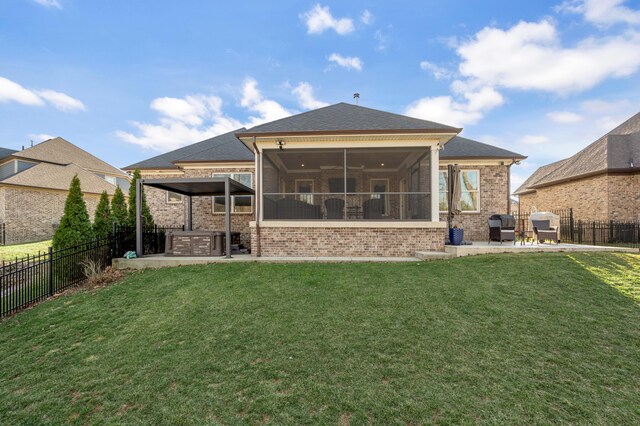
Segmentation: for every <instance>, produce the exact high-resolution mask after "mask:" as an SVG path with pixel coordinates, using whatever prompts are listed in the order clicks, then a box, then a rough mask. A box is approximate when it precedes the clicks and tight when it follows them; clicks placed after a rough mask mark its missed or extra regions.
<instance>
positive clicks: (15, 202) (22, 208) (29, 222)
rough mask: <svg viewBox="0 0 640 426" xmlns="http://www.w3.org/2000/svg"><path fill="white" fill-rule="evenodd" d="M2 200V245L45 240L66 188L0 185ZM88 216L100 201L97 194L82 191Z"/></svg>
mask: <svg viewBox="0 0 640 426" xmlns="http://www.w3.org/2000/svg"><path fill="white" fill-rule="evenodd" d="M0 192H2V196H0V201H4V203H3V207H2V208H0V211H2V210H4V214H3V217H2V219H3V221H4V223H5V224H6V244H19V243H27V242H34V241H42V240H47V239H49V238H52V237H53V233H54V231H55V227H56V226H57V225H58V224H59V223H60V218H62V214H63V213H64V203H65V201H66V199H67V191H55V190H44V189H43V190H40V189H35V188H14V187H4V188H1V189H0ZM84 200H85V202H86V204H87V210H88V211H89V217H90V218H91V220H93V216H94V214H95V211H96V207H97V205H98V201H99V200H100V196H99V195H97V194H84Z"/></svg>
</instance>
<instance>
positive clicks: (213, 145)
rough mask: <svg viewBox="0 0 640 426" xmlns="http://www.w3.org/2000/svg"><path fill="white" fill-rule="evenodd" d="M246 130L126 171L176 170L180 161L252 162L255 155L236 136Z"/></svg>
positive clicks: (142, 163)
mask: <svg viewBox="0 0 640 426" xmlns="http://www.w3.org/2000/svg"><path fill="white" fill-rule="evenodd" d="M244 130H246V129H245V128H244V127H243V128H241V129H238V130H234V131H233V132H229V133H225V134H222V135H219V136H215V137H213V138H210V139H206V140H203V141H201V142H198V143H194V144H192V145H187V146H185V147H182V148H178V149H176V150H174V151H170V152H166V153H164V154H161V155H157V156H155V157H152V158H149V159H147V160H144V161H140V162H138V163H135V164H131V165H130V166H127V167H124V170H135V169H175V168H177V167H176V165H175V164H174V162H179V161H196V162H197V161H252V160H253V159H254V156H253V153H252V152H251V151H250V150H249V149H248V148H247V147H246V146H245V145H244V144H243V143H242V142H240V140H238V139H237V138H236V137H235V136H234V134H235V133H236V132H242V131H244Z"/></svg>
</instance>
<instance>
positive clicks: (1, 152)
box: [0, 147, 18, 160]
mask: <svg viewBox="0 0 640 426" xmlns="http://www.w3.org/2000/svg"><path fill="white" fill-rule="evenodd" d="M15 152H18V151H16V150H15V149H11V148H2V147H0V160H2V159H4V158H5V157H8V156H10V155H11V154H13V153H15Z"/></svg>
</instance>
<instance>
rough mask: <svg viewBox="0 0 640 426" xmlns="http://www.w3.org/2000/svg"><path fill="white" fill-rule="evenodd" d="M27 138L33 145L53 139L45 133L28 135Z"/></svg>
mask: <svg viewBox="0 0 640 426" xmlns="http://www.w3.org/2000/svg"><path fill="white" fill-rule="evenodd" d="M28 137H29V139H30V140H32V141H33V143H40V142H43V141H46V140H49V139H53V138H54V137H55V136H51V135H48V134H46V133H29V135H28Z"/></svg>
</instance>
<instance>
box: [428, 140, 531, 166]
mask: <svg viewBox="0 0 640 426" xmlns="http://www.w3.org/2000/svg"><path fill="white" fill-rule="evenodd" d="M440 158H442V159H458V158H509V159H516V160H524V159H525V158H527V157H525V156H524V155H522V154H518V153H515V152H513V151H509V150H506V149H503V148H498V147H497V146H493V145H487V144H486V143H482V142H478V141H474V140H472V139H467V138H463V137H461V136H454V137H453V138H452V139H451V140H450V141H449V142H447V143H446V144H445V145H444V148H443V149H442V151H441V152H440Z"/></svg>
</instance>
